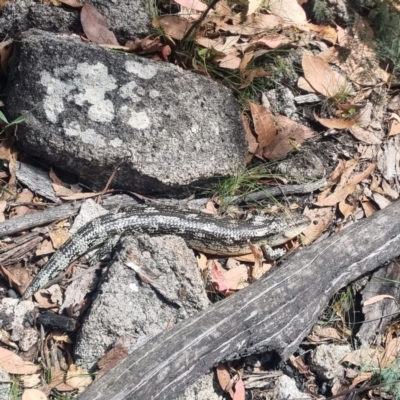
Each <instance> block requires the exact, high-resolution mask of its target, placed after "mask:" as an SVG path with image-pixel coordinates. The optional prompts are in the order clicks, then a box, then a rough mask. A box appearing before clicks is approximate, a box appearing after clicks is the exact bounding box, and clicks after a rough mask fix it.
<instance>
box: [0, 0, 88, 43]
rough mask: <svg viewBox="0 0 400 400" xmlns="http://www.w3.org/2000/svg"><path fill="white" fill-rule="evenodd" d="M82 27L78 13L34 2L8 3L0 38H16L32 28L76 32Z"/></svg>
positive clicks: (2, 21) (25, 0)
mask: <svg viewBox="0 0 400 400" xmlns="http://www.w3.org/2000/svg"><path fill="white" fill-rule="evenodd" d="M79 27H80V17H79V12H78V11H66V10H64V9H62V8H60V7H52V6H49V5H44V4H38V3H36V2H34V1H32V0H19V1H15V2H12V3H7V4H6V5H5V6H4V8H3V12H2V14H1V16H0V38H4V37H11V36H14V35H15V34H16V33H18V32H22V31H26V30H28V29H31V28H38V29H43V30H46V31H51V32H68V31H75V30H77V29H79Z"/></svg>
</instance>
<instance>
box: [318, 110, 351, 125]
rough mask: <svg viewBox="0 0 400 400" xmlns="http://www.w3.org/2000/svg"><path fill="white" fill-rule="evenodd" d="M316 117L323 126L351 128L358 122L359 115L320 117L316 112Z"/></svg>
mask: <svg viewBox="0 0 400 400" xmlns="http://www.w3.org/2000/svg"><path fill="white" fill-rule="evenodd" d="M314 118H315V119H316V120H317V121H318V122H319V123H320V124H321V125H323V126H325V127H327V128H330V129H332V128H334V129H349V128H351V127H352V126H353V125H354V124H355V123H356V122H357V119H358V118H357V117H353V118H320V117H318V116H317V114H315V112H314Z"/></svg>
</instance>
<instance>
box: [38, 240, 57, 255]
mask: <svg viewBox="0 0 400 400" xmlns="http://www.w3.org/2000/svg"><path fill="white" fill-rule="evenodd" d="M54 252H55V249H54V247H53V245H52V244H51V241H50V240H47V239H46V240H43V242H42V243H41V244H40V247H39V248H38V249H37V250H36V253H35V254H36V255H37V256H44V255H47V254H53V253H54Z"/></svg>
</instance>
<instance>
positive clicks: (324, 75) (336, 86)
mask: <svg viewBox="0 0 400 400" xmlns="http://www.w3.org/2000/svg"><path fill="white" fill-rule="evenodd" d="M302 67H303V71H304V77H305V79H306V80H307V81H308V83H309V84H310V85H311V86H312V87H313V88H314V89H315V90H316V91H317V92H319V93H321V94H323V95H324V96H326V97H334V96H335V95H336V94H338V93H340V92H343V91H346V90H347V86H348V83H347V82H346V79H345V78H344V77H343V76H342V75H340V74H337V73H335V71H334V70H333V69H332V68H331V66H330V65H329V64H328V63H327V62H326V61H325V60H324V59H322V58H321V57H318V56H314V55H313V54H312V53H311V52H309V51H305V52H304V53H303V59H302Z"/></svg>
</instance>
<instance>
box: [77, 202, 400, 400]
mask: <svg viewBox="0 0 400 400" xmlns="http://www.w3.org/2000/svg"><path fill="white" fill-rule="evenodd" d="M399 255H400V201H397V202H395V203H393V204H392V205H391V206H389V207H387V208H386V209H385V210H383V211H380V212H377V213H376V214H374V215H373V216H371V217H370V218H367V219H365V220H362V221H360V222H357V223H355V224H353V225H351V226H350V227H348V228H346V229H345V230H343V231H342V232H340V233H338V234H335V235H333V236H332V237H330V238H328V239H326V240H324V241H321V242H319V243H316V244H314V245H312V246H310V247H308V248H306V249H304V250H301V251H298V252H296V253H294V254H292V255H291V256H289V257H288V258H287V259H286V260H285V261H284V262H283V263H282V264H281V265H279V266H278V267H276V268H274V269H273V270H272V271H271V273H269V274H268V275H266V276H264V277H263V278H261V279H260V280H259V281H258V282H255V283H254V284H252V285H250V286H249V287H247V288H246V289H243V290H241V291H240V292H238V293H236V294H235V295H233V296H230V297H228V298H226V299H225V300H223V301H220V302H219V303H217V304H214V305H213V306H212V307H210V308H209V309H208V310H205V311H203V312H200V313H199V314H197V315H195V316H193V317H191V318H189V319H187V320H185V321H182V322H181V323H179V324H178V325H176V326H175V327H174V328H172V329H171V330H169V331H165V332H164V333H162V334H160V335H158V336H156V337H155V338H153V339H152V340H150V341H148V342H147V343H146V344H145V345H143V346H142V347H140V348H139V349H137V350H135V351H134V352H133V353H131V354H130V355H129V356H128V357H127V358H126V359H125V360H124V361H122V362H121V363H120V364H119V365H117V366H116V367H115V368H113V369H112V370H111V371H110V372H108V373H107V374H106V375H104V376H103V377H102V378H100V379H99V380H98V381H97V382H95V383H94V384H93V385H92V386H90V387H89V388H88V389H87V390H86V391H85V392H83V393H82V394H80V395H79V396H78V397H77V399H78V400H117V399H118V400H122V399H132V400H133V399H153V400H161V399H165V400H171V399H174V398H175V397H177V396H178V395H179V394H180V393H181V392H182V391H183V390H184V389H185V388H186V387H187V386H188V385H189V384H191V383H193V382H195V381H196V380H197V379H198V378H199V377H201V376H202V375H203V374H205V373H206V372H208V371H209V370H210V369H211V368H212V367H213V366H215V365H217V364H218V363H220V362H223V361H225V360H233V359H236V358H239V357H243V356H247V355H249V354H254V353H261V352H273V353H275V355H277V356H279V357H280V358H281V359H284V360H285V359H287V358H288V357H289V356H290V355H291V354H292V353H293V352H294V351H295V350H296V349H297V347H298V345H299V343H300V342H301V341H302V340H303V338H304V337H305V336H306V335H307V334H308V333H309V331H310V329H311V327H312V326H313V324H314V323H315V322H316V320H317V318H318V316H319V315H320V314H321V312H322V311H323V310H324V308H325V307H326V305H327V304H328V302H329V300H330V299H331V297H332V296H333V295H334V294H335V293H336V292H337V291H338V290H339V289H340V288H342V287H344V286H346V285H348V284H349V283H350V282H352V281H354V280H356V279H357V278H359V277H360V276H362V275H364V274H366V273H368V272H371V271H373V270H375V269H377V268H378V267H379V266H382V265H384V264H386V263H388V262H390V261H391V260H392V259H394V258H396V257H398V256H399Z"/></svg>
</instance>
